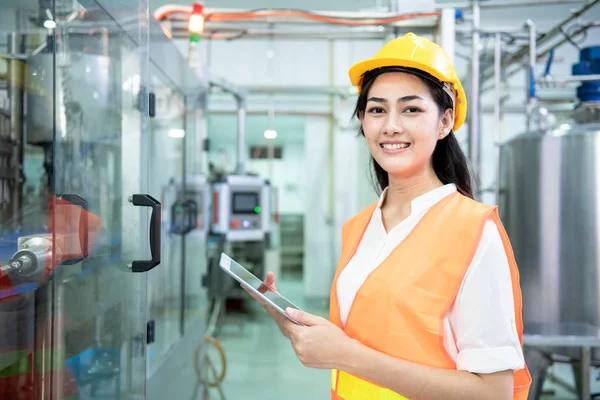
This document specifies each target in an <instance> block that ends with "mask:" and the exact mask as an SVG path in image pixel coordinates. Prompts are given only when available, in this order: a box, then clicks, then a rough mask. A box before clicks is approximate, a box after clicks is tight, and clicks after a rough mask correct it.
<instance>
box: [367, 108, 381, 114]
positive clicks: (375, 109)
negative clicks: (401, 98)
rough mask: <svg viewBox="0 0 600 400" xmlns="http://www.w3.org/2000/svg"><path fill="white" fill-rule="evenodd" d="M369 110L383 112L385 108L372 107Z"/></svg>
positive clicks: (376, 112) (375, 112)
mask: <svg viewBox="0 0 600 400" xmlns="http://www.w3.org/2000/svg"><path fill="white" fill-rule="evenodd" d="M369 112H370V113H374V114H381V113H382V112H384V110H383V108H381V107H371V108H370V109H369Z"/></svg>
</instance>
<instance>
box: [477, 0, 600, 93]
mask: <svg viewBox="0 0 600 400" xmlns="http://www.w3.org/2000/svg"><path fill="white" fill-rule="evenodd" d="M599 2H600V0H589V1H588V2H586V3H585V5H583V6H582V7H581V8H579V9H578V10H576V11H574V12H572V13H571V14H570V15H569V16H568V17H567V18H565V19H564V20H563V21H561V22H560V23H558V24H557V25H555V26H554V27H553V28H552V29H550V30H549V31H548V32H546V33H545V34H544V35H543V36H542V37H541V38H540V39H539V40H537V47H541V46H543V45H545V44H546V43H548V42H549V41H550V40H551V39H553V38H554V37H555V36H556V35H558V34H562V32H561V29H562V28H563V27H564V26H565V25H567V24H569V23H570V22H572V21H574V20H576V19H577V18H579V17H580V16H582V15H583V14H584V13H586V12H587V11H588V10H589V9H591V8H592V7H593V6H595V5H596V4H598V3H599ZM592 26H596V25H595V23H591V24H589V25H588V26H587V27H586V28H585V29H589V27H592ZM585 29H580V30H578V32H577V33H575V34H574V35H576V34H579V33H580V32H582V31H584V30H585ZM566 41H567V40H566V39H563V40H562V41H560V42H559V43H558V44H555V45H553V46H552V47H550V48H548V49H546V50H544V52H543V53H542V54H540V55H541V56H544V55H545V54H547V53H548V52H549V51H550V50H551V49H553V48H556V47H558V46H560V45H562V44H563V43H565V42H566ZM528 52H529V45H525V46H522V47H521V48H520V49H519V50H517V51H516V52H515V53H513V54H512V55H511V56H510V57H507V58H506V59H504V60H503V61H502V67H503V68H504V67H507V66H509V65H512V64H517V65H518V63H519V61H520V60H521V59H522V58H523V57H524V56H525V55H527V54H528ZM519 69H520V67H519V68H515V69H514V70H512V71H507V72H506V73H505V77H506V78H510V77H511V76H513V75H514V74H515V73H517V72H518V71H519ZM493 74H494V73H493V71H489V70H488V71H484V73H483V74H482V79H481V82H482V84H483V83H485V82H487V80H488V79H490V78H491V77H493ZM485 89H488V88H487V87H486V88H485ZM485 89H484V90H483V91H485ZM483 91H482V92H483Z"/></svg>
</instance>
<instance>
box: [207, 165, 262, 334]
mask: <svg viewBox="0 0 600 400" xmlns="http://www.w3.org/2000/svg"><path fill="white" fill-rule="evenodd" d="M271 189H272V188H271V185H270V183H269V181H268V180H265V179H264V178H261V177H258V176H252V175H242V174H236V175H225V176H223V177H222V178H220V179H217V181H216V182H214V183H213V184H212V202H211V206H212V210H211V218H212V220H211V231H210V238H209V251H208V252H209V268H208V273H207V275H206V276H205V277H204V284H205V286H206V287H207V288H208V292H209V297H210V299H211V301H212V303H213V305H212V309H213V314H214V317H212V318H211V320H213V321H212V322H209V329H212V330H214V329H215V328H216V326H217V324H218V323H217V321H216V320H217V319H218V316H219V314H220V313H221V312H222V311H224V310H223V309H224V308H226V307H227V304H225V305H223V304H224V303H227V301H228V300H234V301H236V300H241V299H242V298H243V297H242V296H243V292H242V291H241V290H239V288H237V287H236V286H235V285H234V281H233V280H232V279H231V278H229V277H228V276H227V275H225V274H223V273H222V271H221V270H220V268H219V266H218V263H219V259H220V255H221V253H222V252H226V253H227V254H231V255H233V256H234V257H236V259H239V260H243V262H244V265H246V266H247V268H248V269H250V270H251V271H252V273H254V274H255V275H256V276H264V274H265V264H266V251H267V249H268V246H269V242H270V233H271V218H272V214H271V209H272V206H271V202H272V190H271ZM230 303H231V302H230ZM234 307H236V308H239V304H237V305H234Z"/></svg>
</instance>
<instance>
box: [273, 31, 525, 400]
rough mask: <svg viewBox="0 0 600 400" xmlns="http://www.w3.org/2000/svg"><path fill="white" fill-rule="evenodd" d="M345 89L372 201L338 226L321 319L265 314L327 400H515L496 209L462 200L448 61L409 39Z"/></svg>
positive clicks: (521, 395)
mask: <svg viewBox="0 0 600 400" xmlns="http://www.w3.org/2000/svg"><path fill="white" fill-rule="evenodd" d="M350 78H351V81H352V83H353V84H354V85H356V86H358V87H359V90H360V92H359V93H360V94H359V97H358V102H357V105H356V111H355V113H356V116H357V117H358V119H359V120H360V122H361V134H362V135H363V136H364V138H365V140H366V141H367V143H368V147H369V151H370V153H371V156H372V161H373V167H374V173H375V176H376V177H377V181H378V184H379V187H380V188H381V190H382V193H381V197H380V199H379V201H378V202H377V203H375V204H373V205H371V206H370V207H368V208H366V209H365V210H363V211H361V212H360V213H358V214H357V215H356V216H354V217H353V218H352V219H351V220H350V221H348V222H347V223H346V224H345V225H344V227H343V230H342V238H343V240H342V255H341V259H340V262H339V265H338V268H337V272H336V275H335V278H334V282H333V285H332V289H331V302H330V304H331V306H330V307H331V309H330V320H325V319H323V318H320V317H316V316H313V315H310V314H307V313H304V312H301V311H297V310H291V309H290V310H287V312H288V313H289V315H290V316H291V317H293V318H295V319H297V320H299V321H300V322H302V324H303V325H305V326H298V325H295V324H293V323H291V322H290V321H288V320H287V319H286V318H284V317H282V316H281V315H280V314H278V313H277V312H275V311H274V310H272V309H270V307H269V306H267V305H265V308H266V309H267V310H268V311H269V312H270V314H271V315H272V316H273V318H274V319H275V321H276V322H277V324H278V325H279V328H280V329H281V331H282V333H283V334H284V335H285V336H286V337H288V338H289V339H290V341H291V344H292V346H293V348H294V350H295V351H296V353H297V355H298V358H299V359H300V360H301V361H302V363H303V364H304V365H305V366H308V367H312V368H323V369H332V370H333V376H332V388H331V393H332V399H344V400H356V399H361V400H362V399H365V400H379V399H386V400H396V399H410V400H439V399H444V400H453V399H456V400H470V399H472V400H487V399H489V400H493V399H498V400H501V399H502V400H509V399H519V400H525V399H526V398H527V394H528V391H529V386H530V383H531V378H530V376H529V373H528V370H527V367H526V366H525V362H524V357H523V351H522V329H523V324H522V317H521V291H520V286H519V274H518V270H517V266H516V263H515V260H514V257H513V254H512V250H511V246H510V242H509V240H508V238H507V235H506V233H505V231H504V229H503V227H502V224H501V222H500V219H499V217H498V214H497V211H496V208H495V207H490V206H487V205H484V204H481V203H478V202H476V201H475V200H473V194H472V191H471V178H470V176H469V171H468V167H467V161H466V158H465V156H464V154H463V152H462V151H461V149H460V147H459V144H458V142H457V140H456V137H455V136H454V133H453V132H454V131H456V130H457V129H458V128H460V126H461V125H462V124H463V122H464V121H465V118H466V110H467V101H466V97H465V92H464V90H463V88H462V85H461V83H460V81H459V79H458V78H457V76H456V72H455V70H454V67H453V65H452V62H451V60H450V59H449V57H448V55H447V54H446V53H445V52H444V51H443V50H442V49H441V48H440V47H439V46H437V45H436V44H434V43H432V42H431V41H429V40H427V39H424V38H420V37H418V36H416V35H414V34H411V33H409V34H407V35H405V36H404V37H401V38H397V39H394V40H392V41H390V42H388V43H387V44H386V45H385V46H384V47H383V48H382V49H381V50H380V51H379V52H378V53H377V54H376V55H375V57H373V58H372V59H369V60H365V61H362V62H359V63H358V64H356V65H354V66H353V67H352V68H351V69H350ZM265 283H266V284H267V285H269V286H270V287H271V288H273V287H274V276H273V274H272V273H269V274H268V275H267V278H266V281H265ZM275 290H276V289H275ZM263 305H264V304H263Z"/></svg>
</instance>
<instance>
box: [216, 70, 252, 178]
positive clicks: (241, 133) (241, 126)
mask: <svg viewBox="0 0 600 400" xmlns="http://www.w3.org/2000/svg"><path fill="white" fill-rule="evenodd" d="M208 83H209V85H210V86H211V87H218V88H219V89H221V90H223V91H225V92H227V93H231V94H232V95H233V96H234V97H235V100H236V103H237V115H238V138H237V139H238V140H237V163H236V168H235V171H236V174H238V175H243V174H245V173H246V160H245V155H246V113H247V111H248V103H247V94H246V92H245V91H244V90H243V89H242V88H240V87H237V86H235V85H233V84H232V83H230V82H228V81H226V80H224V79H222V78H219V77H217V76H213V75H211V76H209V78H208Z"/></svg>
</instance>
